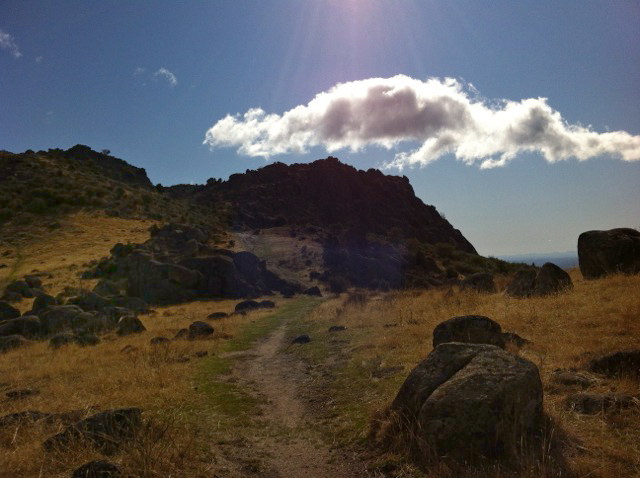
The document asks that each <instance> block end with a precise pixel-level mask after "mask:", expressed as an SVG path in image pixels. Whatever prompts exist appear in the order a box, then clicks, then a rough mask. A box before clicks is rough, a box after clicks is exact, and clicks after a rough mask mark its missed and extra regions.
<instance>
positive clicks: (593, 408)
mask: <svg viewBox="0 0 640 478" xmlns="http://www.w3.org/2000/svg"><path fill="white" fill-rule="evenodd" d="M639 404H640V402H639V401H638V399H636V398H634V397H631V396H629V395H614V394H597V393H574V394H572V395H569V396H568V397H567V398H566V399H565V407H566V408H567V409H569V410H573V411H574V412H577V413H583V414H585V415H595V414H597V413H603V412H608V411H619V410H622V409H624V408H630V407H633V406H638V405H639Z"/></svg>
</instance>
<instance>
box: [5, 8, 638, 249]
mask: <svg viewBox="0 0 640 478" xmlns="http://www.w3.org/2000/svg"><path fill="white" fill-rule="evenodd" d="M265 3H266V2H265ZM265 3H258V2H255V3H247V4H243V5H241V6H238V5H237V2H231V1H223V2H215V3H210V4H204V3H201V4H197V5H189V6H187V7H184V6H178V5H174V4H171V3H169V2H166V3H165V2H160V3H153V4H152V3H146V2H145V3H142V2H139V3H130V4H125V3H121V2H115V1H113V2H98V1H82V2H81V1H76V0H74V1H66V2H62V3H54V2H34V1H12V0H9V1H6V2H3V4H2V5H0V85H2V86H1V88H2V94H3V102H2V106H0V149H7V150H11V151H24V150H26V149H34V150H38V149H48V148H54V147H62V148H65V149H66V148H68V147H70V146H72V145H74V144H76V143H81V144H87V145H89V146H91V147H92V148H94V149H98V150H99V149H102V148H108V149H110V150H111V151H112V153H113V154H114V155H115V156H118V157H121V158H123V159H125V160H126V161H128V162H130V163H132V164H135V165H137V166H141V167H144V168H145V169H146V170H147V172H148V173H149V176H150V177H151V179H152V180H153V181H154V182H161V183H163V184H175V183H190V182H196V183H203V182H205V181H206V179H207V178H209V177H222V178H226V177H228V176H229V175H230V174H232V173H234V172H242V171H244V170H245V169H247V168H250V169H255V168H257V167H260V166H262V165H265V164H267V162H266V161H265V159H264V158H268V160H277V161H282V162H286V163H293V162H305V161H311V160H314V159H318V158H321V157H326V156H327V155H328V154H329V153H331V154H332V155H334V156H337V157H339V158H340V160H341V161H343V162H345V163H349V164H352V165H354V166H356V167H358V168H360V169H368V168H370V167H380V168H387V170H386V171H385V172H386V173H388V174H389V173H390V174H398V173H400V174H405V175H407V177H409V179H410V181H411V184H412V185H413V187H414V189H415V191H416V194H417V195H418V196H419V197H420V198H421V199H422V200H423V201H424V202H425V203H428V204H433V205H435V206H436V208H437V209H438V210H439V211H441V212H442V213H444V214H445V215H446V217H447V219H448V220H449V221H450V222H451V223H452V224H453V225H454V227H456V228H459V229H460V230H461V231H462V233H463V234H464V235H465V237H467V239H469V241H471V243H472V244H474V246H475V247H476V248H477V250H478V251H479V252H480V253H481V254H484V255H509V254H519V253H535V252H556V251H570V250H574V249H575V243H576V240H577V236H578V234H579V233H581V232H583V231H585V230H589V229H608V228H612V227H635V228H638V227H640V187H638V186H639V185H640V161H638V160H639V159H640V101H639V100H640V98H639V97H638V93H639V91H638V85H639V84H640V30H639V29H638V27H637V26H638V25H639V24H640V5H639V4H637V3H635V2H617V3H615V4H611V5H610V4H605V3H596V2H589V3H580V4H578V3H577V2H563V3H561V4H558V3H557V2H550V1H549V2H538V3H536V4H535V5H529V4H525V5H518V4H514V3H513V2H508V1H497V2H493V3H492V4H491V5H482V4H477V3H476V2H471V1H457V2H444V1H442V2H439V1H430V2H420V1H406V2H402V3H392V2H368V1H363V0H350V1H343V2H337V1H335V2H334V1H320V0H314V1H308V2H297V1H295V0H276V1H274V2H269V3H268V4H265ZM285 11H286V14H283V12H285ZM205 133H206V141H205V144H203V139H205ZM399 171H401V172H399Z"/></svg>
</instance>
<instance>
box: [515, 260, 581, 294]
mask: <svg viewBox="0 0 640 478" xmlns="http://www.w3.org/2000/svg"><path fill="white" fill-rule="evenodd" d="M572 287H573V283H572V282H571V277H569V274H567V273H566V272H565V271H564V270H562V269H561V268H560V267H558V266H557V265H555V264H552V263H551V262H547V263H545V264H544V265H543V266H542V267H541V268H540V270H538V272H536V271H534V270H532V269H521V270H519V271H518V272H516V274H515V276H514V278H513V279H512V280H511V282H510V283H509V285H508V286H507V290H506V294H507V295H509V296H511V297H516V298H523V297H534V296H535V297H543V296H546V295H550V294H557V293H559V292H563V291H565V290H567V289H570V288H572Z"/></svg>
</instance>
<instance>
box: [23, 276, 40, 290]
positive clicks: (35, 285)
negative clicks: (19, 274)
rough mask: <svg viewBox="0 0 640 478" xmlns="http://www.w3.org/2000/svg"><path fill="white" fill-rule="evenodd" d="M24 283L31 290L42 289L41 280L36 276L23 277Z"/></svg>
mask: <svg viewBox="0 0 640 478" xmlns="http://www.w3.org/2000/svg"><path fill="white" fill-rule="evenodd" d="M24 281H25V282H26V283H27V285H28V286H29V287H30V288H31V289H42V280H41V279H40V277H38V276H36V275H28V276H25V277H24Z"/></svg>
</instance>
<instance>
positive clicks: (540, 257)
mask: <svg viewBox="0 0 640 478" xmlns="http://www.w3.org/2000/svg"><path fill="white" fill-rule="evenodd" d="M496 257H497V258H498V259H502V260H503V261H507V262H516V263H519V262H523V263H525V264H532V263H533V264H535V265H536V266H541V265H543V264H544V263H545V262H553V263H554V264H555V265H557V266H559V267H562V268H563V269H572V268H574V267H578V253H577V251H566V252H533V253H529V254H512V255H504V256H502V255H501V256H496Z"/></svg>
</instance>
